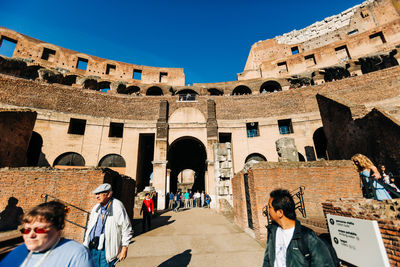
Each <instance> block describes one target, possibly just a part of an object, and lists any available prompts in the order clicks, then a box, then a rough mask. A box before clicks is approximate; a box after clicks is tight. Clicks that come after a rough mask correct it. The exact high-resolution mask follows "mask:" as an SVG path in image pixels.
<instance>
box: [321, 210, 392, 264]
mask: <svg viewBox="0 0 400 267" xmlns="http://www.w3.org/2000/svg"><path fill="white" fill-rule="evenodd" d="M327 219H328V227H329V232H330V234H331V240H332V245H333V247H334V249H335V250H336V253H337V255H338V258H339V259H341V260H344V261H346V262H348V263H351V264H353V265H356V266H362V267H369V266H371V267H376V266H385V267H386V266H388V267H389V266H390V264H389V259H388V257H387V254H386V250H385V247H384V245H383V240H382V236H381V233H380V231H379V227H378V222H377V221H370V220H362V219H356V218H349V217H343V216H336V215H330V214H327Z"/></svg>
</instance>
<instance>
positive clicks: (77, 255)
mask: <svg viewBox="0 0 400 267" xmlns="http://www.w3.org/2000/svg"><path fill="white" fill-rule="evenodd" d="M65 214H66V209H65V206H64V204H62V203H60V202H57V201H51V202H47V203H43V204H40V205H39V206H36V207H35V208H33V209H32V210H31V211H30V212H29V213H28V214H26V215H25V216H24V217H23V219H22V222H23V224H24V228H22V229H21V233H22V236H23V238H24V244H22V245H20V246H18V247H17V248H16V249H14V250H13V251H11V252H10V253H9V254H8V255H7V256H6V257H5V258H4V259H3V260H2V261H1V262H0V267H3V266H7V267H11V266H21V267H33V266H35V267H37V266H74V267H75V266H76V267H78V266H79V267H81V266H82V267H92V266H94V265H93V262H92V259H91V257H90V254H89V251H88V250H87V249H86V248H85V247H84V246H83V245H81V244H79V243H78V242H75V241H73V240H70V239H66V238H62V237H61V232H62V230H63V228H64V224H65V223H64V221H65Z"/></svg>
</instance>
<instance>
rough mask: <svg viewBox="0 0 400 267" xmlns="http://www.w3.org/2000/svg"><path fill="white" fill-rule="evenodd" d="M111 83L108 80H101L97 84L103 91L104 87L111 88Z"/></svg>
mask: <svg viewBox="0 0 400 267" xmlns="http://www.w3.org/2000/svg"><path fill="white" fill-rule="evenodd" d="M110 85H111V82H106V81H103V82H99V83H98V84H97V89H98V90H100V91H103V90H104V89H108V90H110Z"/></svg>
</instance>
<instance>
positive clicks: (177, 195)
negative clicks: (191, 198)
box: [174, 191, 181, 212]
mask: <svg viewBox="0 0 400 267" xmlns="http://www.w3.org/2000/svg"><path fill="white" fill-rule="evenodd" d="M180 206H181V196H180V192H179V191H178V192H176V195H175V208H174V211H175V212H178V211H179V208H180Z"/></svg>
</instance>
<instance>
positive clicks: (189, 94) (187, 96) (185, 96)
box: [177, 89, 198, 101]
mask: <svg viewBox="0 0 400 267" xmlns="http://www.w3.org/2000/svg"><path fill="white" fill-rule="evenodd" d="M177 94H178V95H179V101H195V100H196V96H197V95H198V93H197V92H196V91H194V90H191V89H184V90H181V91H179V92H177Z"/></svg>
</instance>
